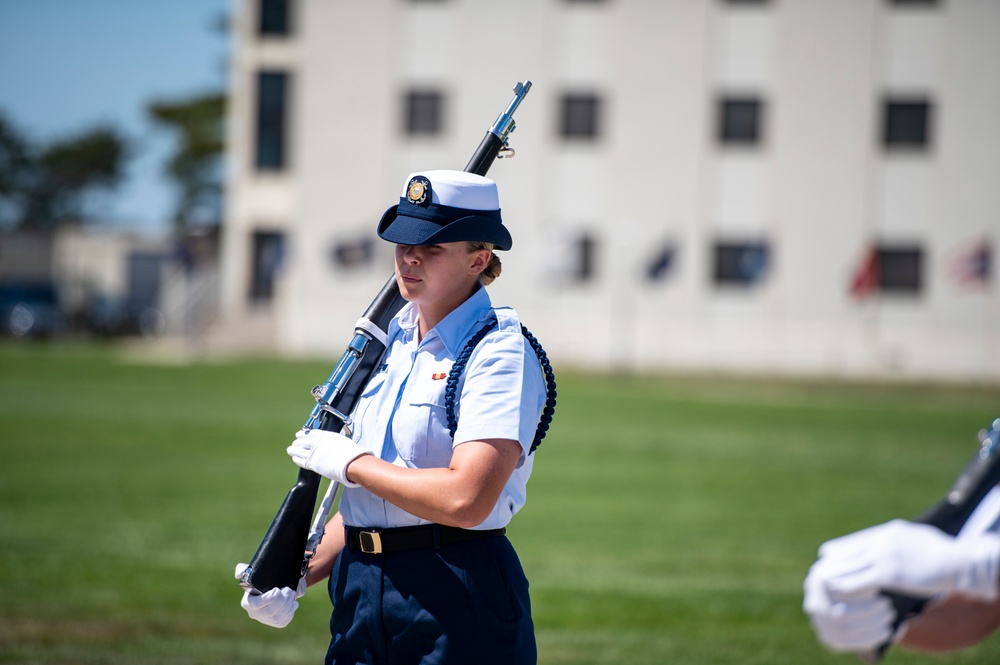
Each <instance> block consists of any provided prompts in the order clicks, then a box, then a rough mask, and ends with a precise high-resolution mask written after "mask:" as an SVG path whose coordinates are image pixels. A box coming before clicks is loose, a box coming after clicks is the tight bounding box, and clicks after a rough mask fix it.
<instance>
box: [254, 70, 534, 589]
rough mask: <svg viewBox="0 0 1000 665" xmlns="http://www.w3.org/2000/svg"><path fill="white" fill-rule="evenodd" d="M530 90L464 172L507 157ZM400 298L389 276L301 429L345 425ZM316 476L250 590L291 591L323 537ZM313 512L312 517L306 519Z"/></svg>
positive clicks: (270, 535)
mask: <svg viewBox="0 0 1000 665" xmlns="http://www.w3.org/2000/svg"><path fill="white" fill-rule="evenodd" d="M530 89H531V81H527V80H526V81H524V82H522V83H518V84H517V85H515V86H514V97H513V99H511V101H510V103H509V104H508V105H507V108H506V109H505V110H504V111H503V112H502V113H501V114H500V115H499V116H497V119H496V120H495V121H494V122H493V125H492V126H491V127H490V128H489V129H488V130H487V132H486V136H484V137H483V140H482V141H481V142H480V144H479V147H478V148H477V149H476V152H475V153H474V154H473V155H472V159H470V160H469V163H468V164H467V165H466V166H465V169H464V170H465V171H466V172H468V173H475V174H476V175H481V176H485V175H486V173H487V171H489V169H490V166H492V165H493V162H494V160H496V159H497V158H498V157H512V156H513V154H514V151H513V150H512V149H511V148H510V147H509V146H508V144H507V139H508V137H509V136H510V133H511V132H513V131H514V128H515V123H514V111H515V110H516V109H517V107H518V105H519V104H520V103H521V101H522V100H523V99H524V97H525V95H527V94H528V90H530ZM404 302H405V301H404V300H403V298H402V296H401V295H400V293H399V286H398V285H397V284H396V276H395V275H392V276H390V277H389V280H388V281H387V282H386V283H385V286H383V287H382V290H381V291H379V294H378V295H377V296H375V299H374V300H373V301H372V303H371V305H369V306H368V309H367V310H365V313H364V314H363V315H362V317H361V318H360V319H358V322H357V323H356V324H355V327H354V336H353V337H352V338H351V341H350V342H349V343H348V345H347V350H346V351H344V354H343V355H342V356H341V358H340V361H339V362H338V363H337V365H336V366H335V367H334V369H333V371H332V372H331V373H330V376H329V378H328V379H327V380H326V382H325V383H323V384H322V385H318V386H316V387H315V388H313V390H312V395H313V397H314V398H316V406H315V407H313V410H312V412H311V413H310V414H309V419H308V420H307V421H306V424H305V425H304V426H303V429H317V428H318V429H322V430H326V431H333V432H340V431H341V430H343V429H344V428H345V426H348V425H349V424H350V414H351V412H352V411H353V410H354V407H355V405H356V404H357V401H358V397H359V396H360V395H361V392H362V390H363V389H364V387H365V385H366V384H367V383H368V381H369V380H370V379H371V377H372V376H373V375H374V373H375V370H376V369H377V368H378V367H379V365H381V363H382V357H383V356H384V355H385V350H386V342H387V333H388V329H389V322H390V321H391V320H392V317H393V316H395V315H396V313H397V312H398V311H399V310H400V308H402V306H403V304H404ZM320 481H321V477H320V476H319V475H318V474H316V473H314V472H312V471H308V470H306V469H300V470H299V475H298V478H297V479H296V482H295V485H294V486H293V487H292V489H290V490H289V491H288V495H287V496H286V497H285V500H284V502H282V504H281V507H280V508H279V509H278V513H277V515H275V517H274V520H273V521H272V522H271V526H270V528H268V530H267V533H266V534H264V539H263V540H262V541H261V543H260V546H259V547H258V548H257V552H256V554H254V555H253V558H252V559H251V560H250V565H249V566H248V567H247V569H246V571H245V572H244V573H243V576H242V577H241V578H240V580H239V583H240V586H242V587H243V588H245V589H248V590H249V591H250V592H251V593H256V594H262V593H266V592H267V591H270V590H271V589H275V588H283V587H289V588H292V589H295V588H296V587H297V586H298V583H299V579H301V578H302V576H304V575H305V573H306V570H307V569H308V566H309V559H310V558H311V557H312V555H313V554H315V552H316V547H317V546H318V545H319V542H320V540H322V538H323V527H324V525H325V524H326V521H327V517H328V515H329V512H330V509H331V507H332V506H333V502H334V500H335V498H336V494H337V490H338V487H337V483H335V482H331V484H330V488H329V490H328V491H327V493H326V496H324V498H323V501H322V503H321V505H320V507H319V509H318V510H317V509H316V498H317V496H318V494H319V487H320ZM314 511H316V516H315V519H313V520H312V527H311V528H310V519H312V517H313V512H314Z"/></svg>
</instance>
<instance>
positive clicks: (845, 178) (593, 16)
mask: <svg viewBox="0 0 1000 665" xmlns="http://www.w3.org/2000/svg"><path fill="white" fill-rule="evenodd" d="M234 34H235V40H236V45H235V50H234V58H233V64H232V86H231V92H232V103H231V106H230V111H229V123H228V133H229V135H228V139H229V155H228V159H229V164H228V174H229V176H228V186H227V218H226V227H225V232H224V244H223V259H222V260H223V292H222V301H223V311H222V316H223V320H224V321H225V327H224V334H225V337H226V339H227V344H228V345H230V346H231V347H236V346H239V345H249V344H251V343H253V344H255V345H256V346H257V347H258V348H266V349H270V350H276V351H278V352H281V353H285V354H294V355H313V356H315V355H329V356H330V357H338V356H339V355H340V353H341V352H342V351H343V349H344V346H345V344H346V342H347V341H348V339H349V337H350V333H351V330H352V328H353V323H354V321H355V320H356V319H357V317H358V316H359V315H360V314H361V312H362V311H363V310H364V309H365V307H366V306H367V305H368V303H369V302H370V300H371V299H372V298H373V297H374V296H375V294H376V293H377V291H378V289H379V288H380V287H381V286H382V284H383V283H384V282H385V280H386V279H387V278H388V277H389V275H390V274H391V271H392V267H391V251H390V247H389V246H388V245H387V244H386V243H384V242H383V241H381V240H379V239H378V238H377V237H376V235H375V225H376V223H377V221H378V218H379V216H380V215H381V213H382V212H383V211H384V210H385V208H387V207H388V206H390V205H392V204H394V203H395V202H396V201H397V199H398V196H399V194H400V192H401V190H402V187H403V182H404V180H405V178H406V176H407V175H408V174H409V173H411V172H413V171H416V170H420V169H432V168H455V169H461V168H463V167H464V166H465V164H466V162H467V161H468V159H469V157H470V156H471V154H472V152H473V150H474V149H475V148H476V146H477V145H478V143H479V141H480V139H481V138H482V136H483V134H484V132H485V130H486V129H487V127H489V125H490V124H491V123H492V121H493V119H494V118H495V117H496V115H497V114H498V113H499V112H500V111H501V110H503V108H504V107H505V106H506V104H507V102H508V101H509V100H510V97H511V88H512V87H513V85H514V84H515V83H516V82H518V81H520V80H524V79H530V80H531V81H532V83H533V87H532V90H531V92H530V94H529V95H528V97H527V99H526V100H525V101H524V103H523V104H522V105H521V107H520V109H519V110H518V112H517V114H516V116H515V118H516V121H517V130H516V131H515V132H514V134H513V135H512V137H511V145H512V147H513V148H514V149H515V150H516V151H517V155H516V157H515V158H514V159H512V160H500V161H498V162H497V163H496V164H495V165H494V166H493V167H492V169H491V171H490V173H489V175H490V177H492V178H494V179H495V180H496V181H497V183H498V185H499V187H500V195H501V204H502V208H503V215H504V221H505V223H506V224H507V226H508V227H509V228H510V229H511V233H512V235H513V237H514V247H513V250H512V251H511V252H509V253H505V254H502V255H501V258H502V259H503V261H504V274H503V275H502V276H501V277H500V279H499V280H497V282H496V284H495V285H494V286H492V287H490V290H491V294H492V297H493V299H494V302H495V303H497V304H511V305H513V306H515V307H516V308H517V309H518V311H519V313H520V314H521V317H522V320H523V321H524V322H525V324H526V325H527V326H528V327H529V328H530V329H531V330H532V331H533V332H534V333H535V334H536V335H537V336H538V338H539V339H540V340H541V341H542V343H543V344H544V345H545V347H546V349H547V350H548V352H549V354H550V356H551V357H552V359H553V363H554V364H556V365H557V366H578V367H586V368H603V369H608V368H611V369H625V370H636V371H658V370H683V371H701V370H709V371H725V372H730V371H731V372H763V373H774V374H791V375H820V376H849V377H900V378H948V379H962V380H984V381H990V382H996V381H1000V299H998V294H997V283H996V279H997V278H996V269H995V255H996V252H997V243H998V240H1000V64H998V63H1000V39H997V35H1000V2H996V1H995V0H937V1H934V0H850V1H845V0H769V1H768V0H758V1H756V2H754V1H750V0H741V1H737V0H507V1H506V2H504V3H488V2H483V1H481V0H363V1H362V0H239V1H238V4H237V16H236V22H235V31H234ZM977 261H978V263H977ZM866 265H868V266H870V267H871V268H873V270H869V271H867V272H866V271H865V270H864V267H865V266H866ZM876 267H877V268H878V269H877V270H874V268H876ZM963 270H964V271H965V272H964V274H962V275H959V274H958V271H963ZM852 283H853V284H854V287H855V288H854V289H853V290H852Z"/></svg>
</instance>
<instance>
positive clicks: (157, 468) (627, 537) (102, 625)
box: [0, 343, 1000, 665]
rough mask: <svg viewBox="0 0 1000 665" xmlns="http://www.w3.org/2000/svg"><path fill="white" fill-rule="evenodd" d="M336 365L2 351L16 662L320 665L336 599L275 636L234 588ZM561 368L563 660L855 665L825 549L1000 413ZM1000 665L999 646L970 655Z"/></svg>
mask: <svg viewBox="0 0 1000 665" xmlns="http://www.w3.org/2000/svg"><path fill="white" fill-rule="evenodd" d="M330 367H331V362H330V361H318V362H311V363H306V362H300V363H287V362H278V361H264V360H255V361H243V362H233V363H198V364H193V365H183V366H171V365H155V364H141V363H136V362H134V361H126V360H125V359H124V356H123V355H122V354H121V352H120V351H117V350H116V349H114V348H113V347H102V346H89V345H49V344H20V343H17V344H15V343H4V344H0V449H2V462H0V662H2V663H45V664H56V663H59V664H67V663H94V664H97V663H101V664H107V663H111V664H118V663H121V664H125V663H128V664H135V663H139V664H153V663H164V664H166V663H170V664H172V665H176V664H178V663H204V664H206V665H207V664H209V663H211V664H213V665H219V664H223V665H224V664H229V663H232V664H237V663H240V664H254V663H261V664H263V663H318V662H321V661H322V655H323V653H324V650H325V645H326V642H327V632H326V622H327V619H328V604H329V601H328V600H327V599H326V598H325V596H324V593H323V591H322V590H320V589H312V590H310V592H309V593H308V594H307V595H306V596H305V597H304V598H303V600H302V607H301V608H300V610H299V613H298V615H297V616H296V619H295V621H294V622H293V623H292V625H291V626H289V627H288V628H286V629H285V630H274V629H270V628H267V627H265V626H262V625H260V624H257V623H256V622H253V621H251V620H250V619H248V618H247V617H246V614H245V613H244V612H243V610H242V609H241V608H240V606H239V599H240V596H241V590H240V589H239V587H238V586H237V584H236V582H235V581H234V580H233V578H232V570H233V567H234V565H235V564H236V563H237V562H238V561H246V560H248V558H249V557H250V556H252V554H253V552H254V550H255V549H256V547H257V544H258V543H259V542H260V538H261V536H262V535H263V533H264V531H265V530H266V528H267V526H268V524H269V523H270V520H271V518H272V517H273V515H274V512H275V511H276V510H277V507H278V504H279V503H280V501H281V499H282V498H284V495H285V492H286V491H287V490H288V488H289V487H290V486H291V484H292V482H293V481H294V479H295V476H296V471H297V469H296V467H295V466H294V465H293V464H292V463H291V461H290V460H289V459H288V458H287V456H286V455H285V452H284V449H285V447H286V445H287V442H288V441H289V440H290V439H291V437H292V434H293V433H294V431H295V430H296V429H297V428H298V427H299V426H301V424H302V423H303V422H304V421H305V418H306V415H307V414H308V411H309V409H310V408H311V406H312V399H311V397H310V396H309V389H310V388H311V387H312V386H313V385H314V384H315V383H319V382H322V381H323V380H324V379H325V378H326V376H327V374H328V373H329V371H330ZM556 371H557V379H558V380H559V406H558V409H557V412H556V418H555V422H554V424H553V427H552V429H551V430H550V433H549V436H548V437H547V438H546V440H545V442H544V444H543V445H542V447H541V448H540V449H539V450H538V453H537V455H538V457H537V460H536V462H535V473H534V476H533V478H532V481H531V484H530V486H529V500H528V505H527V507H526V508H525V510H524V512H523V513H522V514H520V515H518V517H517V518H516V519H515V521H514V523H513V525H512V528H511V529H510V536H511V539H512V541H513V542H514V544H515V546H516V547H517V548H518V551H519V552H520V554H521V557H522V560H523V563H524V566H525V569H526V571H527V573H528V577H529V579H530V580H531V588H532V601H533V605H534V614H535V622H536V627H537V636H538V642H539V654H540V658H539V660H540V662H541V663H543V664H545V665H550V664H581V665H582V664H591V663H592V664H595V665H596V664H607V663H630V664H644V663H648V664H650V665H653V664H656V665H660V664H662V663H681V664H684V665H699V664H709V663H713V664H718V663H734V664H735V663H738V664H741V665H742V664H749V663H753V664H760V665H765V664H766V665H777V664H781V663H789V664H792V663H794V664H803V663H810V664H811V663H845V664H847V663H856V662H858V661H857V660H856V659H855V658H853V656H850V655H835V654H829V653H827V652H825V651H824V650H823V649H821V648H820V647H819V646H818V645H817V644H816V641H815V639H814V638H813V635H812V632H811V630H810V629H809V626H808V622H807V620H806V618H805V617H804V615H803V614H802V612H801V609H800V605H801V600H802V598H801V584H802V579H803V577H804V575H805V573H806V570H807V569H808V567H809V565H810V564H811V563H812V561H813V559H814V556H815V551H816V548H817V546H818V545H819V544H820V543H821V542H823V541H824V540H826V539H828V538H830V537H833V536H837V535H840V534H842V533H845V532H847V531H850V530H854V529H856V528H861V527H864V526H868V525H871V524H874V523H877V522H880V521H884V520H887V519H890V518H893V517H898V516H902V517H907V516H912V515H915V514H917V513H919V512H920V511H921V510H922V509H923V508H925V507H926V506H927V505H928V504H930V503H932V502H933V501H936V500H937V499H938V498H939V497H940V496H941V495H942V494H943V492H944V491H945V490H946V489H947V487H948V486H949V485H950V484H951V482H952V480H953V478H954V476H955V474H956V473H957V472H958V471H959V469H960V468H961V467H962V466H963V465H964V464H965V463H966V461H967V460H968V458H969V457H970V456H971V454H972V452H973V450H974V449H975V445H976V441H975V433H976V431H977V430H978V429H979V428H980V427H983V426H985V425H986V424H988V423H989V422H990V421H991V420H992V419H993V418H994V417H996V416H998V415H1000V387H995V386H994V387H977V386H930V385H919V386H916V385H913V386H899V385H872V384H851V383H818V382H816V383H811V382H785V381H777V380H756V379H755V380H751V379H723V378H690V377H662V378H658V377H631V378H629V377H615V376H606V375H592V374H573V373H570V372H568V371H562V372H560V371H559V368H558V367H556ZM998 660H1000V636H998V637H995V638H994V639H993V640H991V641H989V642H987V643H986V644H984V645H981V646H980V647H978V648H976V649H973V650H969V651H967V652H965V653H964V654H961V655H956V656H949V657H948V658H947V662H949V663H983V662H997V661H998ZM885 662H886V663H888V664H891V663H900V664H904V663H910V664H920V663H941V662H942V659H941V658H940V657H932V656H922V655H917V654H909V653H905V652H903V651H899V650H894V651H891V652H890V653H889V655H888V657H887V658H886V660H885Z"/></svg>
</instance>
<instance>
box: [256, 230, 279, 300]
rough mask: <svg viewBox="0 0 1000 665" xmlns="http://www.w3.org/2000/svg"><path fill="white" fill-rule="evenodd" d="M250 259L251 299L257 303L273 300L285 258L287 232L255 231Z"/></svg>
mask: <svg viewBox="0 0 1000 665" xmlns="http://www.w3.org/2000/svg"><path fill="white" fill-rule="evenodd" d="M252 252H253V253H252V254H251V255H250V260H251V261H252V262H253V263H252V264H251V266H250V301H251V302H252V303H254V304H256V305H264V304H267V303H270V302H271V299H272V298H273V297H274V283H275V281H276V279H277V277H278V273H279V272H280V271H281V264H282V263H283V262H284V258H285V234H284V233H278V232H273V231H255V232H254V234H253V248H252Z"/></svg>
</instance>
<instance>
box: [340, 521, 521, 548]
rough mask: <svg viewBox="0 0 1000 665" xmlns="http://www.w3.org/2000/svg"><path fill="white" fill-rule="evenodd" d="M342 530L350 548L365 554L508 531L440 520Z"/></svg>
mask: <svg viewBox="0 0 1000 665" xmlns="http://www.w3.org/2000/svg"><path fill="white" fill-rule="evenodd" d="M344 532H345V533H346V535H347V546H348V547H349V548H350V549H351V551H354V550H360V551H362V552H364V553H365V554H385V553H387V552H403V551H405V550H416V549H420V548H425V547H433V548H435V549H437V548H439V547H444V546H445V545H452V544H454V543H464V542H466V541H469V540H478V539H480V538H496V537H497V536H502V535H504V534H505V533H507V529H488V530H484V531H478V530H473V529H459V528H457V527H453V526H444V525H441V524H425V525H422V526H407V527H400V528H397V529H359V528H356V527H349V526H348V527H344Z"/></svg>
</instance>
